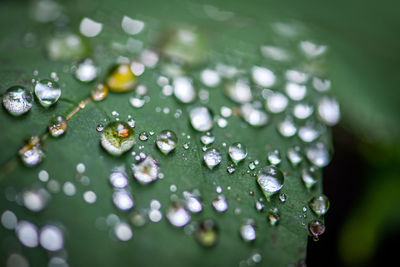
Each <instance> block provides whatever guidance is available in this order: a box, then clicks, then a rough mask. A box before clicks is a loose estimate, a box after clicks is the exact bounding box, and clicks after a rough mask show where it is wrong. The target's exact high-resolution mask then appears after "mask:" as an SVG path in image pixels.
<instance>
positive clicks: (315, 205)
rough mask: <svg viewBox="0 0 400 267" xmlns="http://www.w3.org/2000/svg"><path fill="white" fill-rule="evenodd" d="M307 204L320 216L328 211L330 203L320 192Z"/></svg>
mask: <svg viewBox="0 0 400 267" xmlns="http://www.w3.org/2000/svg"><path fill="white" fill-rule="evenodd" d="M308 205H309V206H310V208H311V210H312V211H313V212H314V213H315V214H317V215H318V216H322V215H325V214H326V213H327V212H328V210H329V206H330V203H329V199H328V197H327V196H325V195H322V194H321V195H319V196H316V197H314V198H312V199H311V200H310V202H309V203H308Z"/></svg>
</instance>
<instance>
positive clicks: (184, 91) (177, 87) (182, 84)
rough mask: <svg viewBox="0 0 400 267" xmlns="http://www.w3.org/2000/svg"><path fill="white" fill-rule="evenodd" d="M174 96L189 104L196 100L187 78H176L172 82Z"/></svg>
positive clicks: (190, 82)
mask: <svg viewBox="0 0 400 267" xmlns="http://www.w3.org/2000/svg"><path fill="white" fill-rule="evenodd" d="M173 86H174V95H175V97H176V98H177V99H178V100H179V101H181V102H183V103H190V102H192V101H194V99H195V98H196V90H195V89H194V87H193V84H192V80H191V79H189V78H187V77H176V78H175V79H174V81H173Z"/></svg>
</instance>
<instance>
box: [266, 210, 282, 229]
mask: <svg viewBox="0 0 400 267" xmlns="http://www.w3.org/2000/svg"><path fill="white" fill-rule="evenodd" d="M267 220H268V223H269V225H271V226H275V225H277V224H278V223H279V221H280V216H279V214H278V212H277V211H275V210H270V211H269V212H268V215H267Z"/></svg>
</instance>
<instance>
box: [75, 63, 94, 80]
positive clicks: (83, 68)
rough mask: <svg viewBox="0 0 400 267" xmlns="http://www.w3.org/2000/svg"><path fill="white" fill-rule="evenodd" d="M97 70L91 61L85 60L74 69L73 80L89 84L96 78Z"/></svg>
mask: <svg viewBox="0 0 400 267" xmlns="http://www.w3.org/2000/svg"><path fill="white" fill-rule="evenodd" d="M97 74H98V69H97V66H96V65H95V64H94V62H93V60H92V59H90V58H87V59H85V60H83V61H81V62H79V63H78V64H77V66H76V67H75V68H74V75H75V78H76V79H78V80H79V81H81V82H91V81H93V80H94V79H96V78H97Z"/></svg>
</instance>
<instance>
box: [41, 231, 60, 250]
mask: <svg viewBox="0 0 400 267" xmlns="http://www.w3.org/2000/svg"><path fill="white" fill-rule="evenodd" d="M39 240H40V245H41V246H42V247H43V248H44V249H46V250H48V251H58V250H60V249H62V248H63V246H64V237H63V233H62V232H61V230H60V229H59V228H58V227H56V226H54V225H46V226H44V227H43V228H42V229H41V230H40V235H39Z"/></svg>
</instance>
